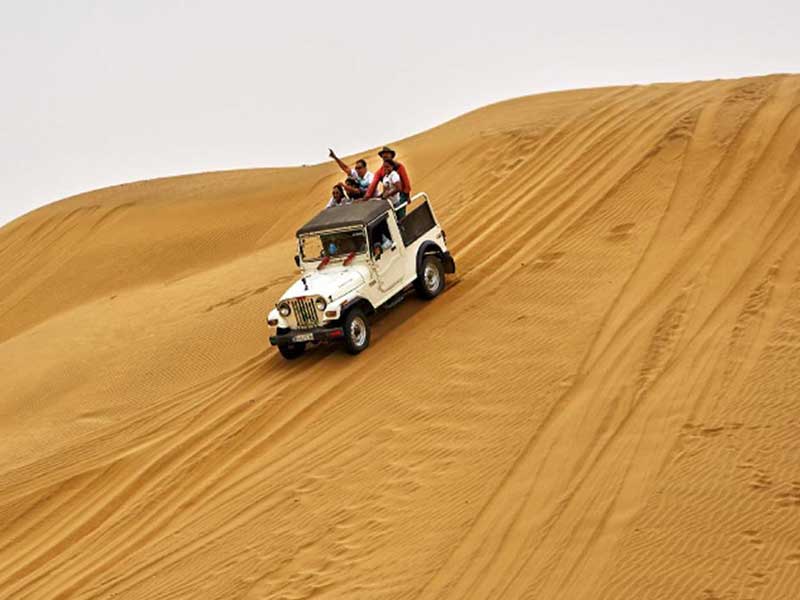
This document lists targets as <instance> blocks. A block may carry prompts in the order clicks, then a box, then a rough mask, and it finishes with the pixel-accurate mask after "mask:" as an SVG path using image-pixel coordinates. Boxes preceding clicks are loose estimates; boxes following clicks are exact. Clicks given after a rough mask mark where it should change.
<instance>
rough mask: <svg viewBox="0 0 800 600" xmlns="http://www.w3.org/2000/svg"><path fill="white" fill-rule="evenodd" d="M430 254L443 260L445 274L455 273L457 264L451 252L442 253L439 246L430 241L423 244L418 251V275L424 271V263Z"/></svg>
mask: <svg viewBox="0 0 800 600" xmlns="http://www.w3.org/2000/svg"><path fill="white" fill-rule="evenodd" d="M428 254H434V255H436V256H438V257H439V258H441V259H442V264H443V265H444V272H445V273H455V272H456V263H455V261H454V260H453V257H452V256H450V253H449V252H442V249H441V248H440V247H439V244H437V243H436V242H432V241H430V240H428V241H425V242H423V243H422V244H421V245H420V247H419V249H418V250H417V273H419V271H420V269H422V261H423V260H424V259H425V256H427V255H428Z"/></svg>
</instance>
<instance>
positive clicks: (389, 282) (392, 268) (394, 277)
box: [369, 216, 405, 293]
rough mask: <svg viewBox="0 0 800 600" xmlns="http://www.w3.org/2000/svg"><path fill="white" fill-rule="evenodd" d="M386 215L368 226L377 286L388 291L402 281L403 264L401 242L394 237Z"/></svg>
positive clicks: (383, 290)
mask: <svg viewBox="0 0 800 600" xmlns="http://www.w3.org/2000/svg"><path fill="white" fill-rule="evenodd" d="M395 237H396V236H393V235H392V232H391V231H390V229H389V223H388V220H387V217H386V216H383V217H381V218H380V219H377V220H376V221H375V222H374V223H371V224H370V226H369V249H370V253H371V255H372V260H373V261H374V262H375V271H376V272H377V275H378V287H379V288H380V290H381V292H386V293H388V292H390V291H392V290H393V288H395V287H396V286H397V285H399V284H400V283H401V282H402V279H403V274H404V270H405V269H404V264H403V257H402V242H400V243H398V240H396V239H394V238H395Z"/></svg>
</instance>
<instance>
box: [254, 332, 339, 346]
mask: <svg viewBox="0 0 800 600" xmlns="http://www.w3.org/2000/svg"><path fill="white" fill-rule="evenodd" d="M343 338H344V329H342V328H341V327H315V328H314V329H291V330H289V331H287V332H286V333H278V334H275V335H271V336H269V343H270V344H271V345H273V346H277V345H279V344H297V343H301V342H314V343H316V344H323V343H327V342H338V341H340V340H342V339H343Z"/></svg>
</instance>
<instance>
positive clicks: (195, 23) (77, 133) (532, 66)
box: [0, 0, 800, 225]
mask: <svg viewBox="0 0 800 600" xmlns="http://www.w3.org/2000/svg"><path fill="white" fill-rule="evenodd" d="M0 7H2V21H0V73H1V74H2V87H0V90H2V91H1V92H0V140H2V142H1V143H0V186H2V187H0V198H1V199H2V204H1V205H0V225H2V224H3V223H6V222H8V221H10V220H11V219H13V218H15V217H17V216H19V215H21V214H23V213H25V212H28V211H29V210H32V209H34V208H36V207H38V206H41V205H43V204H47V203H49V202H52V201H54V200H57V199H59V198H63V197H66V196H70V195H73V194H77V193H80V192H84V191H88V190H92V189H96V188H99V187H105V186H108V185H115V184H119V183H124V182H127V181H135V180H140V179H151V178H154V177H162V176H166V175H177V174H183V173H194V172H202V171H212V170H222V169H238V168H249V167H267V166H284V165H297V164H302V163H307V164H313V163H319V162H322V161H324V160H327V147H328V146H332V147H333V148H334V149H336V150H337V151H338V152H339V153H340V154H342V155H345V154H349V153H353V152H360V151H362V150H364V149H366V148H369V147H374V146H378V145H382V144H384V143H388V142H391V141H393V140H397V139H401V138H404V137H407V136H409V135H412V134H414V133H418V132H420V131H423V130H425V129H428V128H430V127H433V126H436V125H438V124H440V123H442V122H444V121H446V120H448V119H451V118H453V117H456V116H458V115H460V114H463V113H464V112H467V111H469V110H472V109H475V108H479V107H481V106H484V105H486V104H489V103H492V102H496V101H499V100H505V99H508V98H513V97H517V96H523V95H528V94H535V93H539V92H545V91H551V90H559V89H574V88H582V87H595V86H602V85H614V84H626V83H650V82H654V81H690V80H697V79H716V78H729V77H741V76H747V75H762V74H768V73H786V72H798V71H800V34H798V30H797V25H798V23H800V2H798V1H797V0H774V1H768V0H767V1H762V2H758V3H756V2H753V1H752V0H748V1H740V0H726V1H722V0H719V1H718V0H714V1H706V2H704V1H703V0H694V1H691V2H688V1H684V0H670V1H655V2H654V1H647V0H639V1H628V0H624V1H623V0H610V1H606V2H591V3H590V2H586V3H581V2H574V1H571V0H564V1H551V2H546V3H540V2H535V1H533V0H530V1H528V2H516V1H511V0H492V1H483V2H471V1H468V0H464V1H461V2H435V1H433V0H427V1H418V0H407V1H404V2H393V3H389V2H336V1H327V2H317V1H313V2H298V1H287V2H280V3H276V2H255V1H252V2H245V1H236V0H234V1H226V2H206V1H196V2H180V1H171V0H161V1H159V2H152V1H149V0H137V1H134V0H129V1H126V2H123V1H114V0H108V1H106V2H100V1H95V2H89V1H84V0H69V1H63V0H62V1H57V2H55V1H54V2H45V1H40V0H30V1H24V2H23V1H8V0H0Z"/></svg>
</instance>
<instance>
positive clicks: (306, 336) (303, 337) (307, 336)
mask: <svg viewBox="0 0 800 600" xmlns="http://www.w3.org/2000/svg"><path fill="white" fill-rule="evenodd" d="M313 339H314V334H313V333H301V334H300V335H295V336H294V337H292V341H293V342H310V341H311V340H313Z"/></svg>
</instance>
